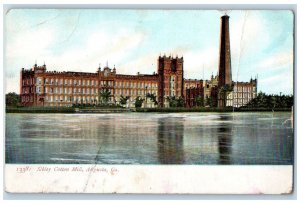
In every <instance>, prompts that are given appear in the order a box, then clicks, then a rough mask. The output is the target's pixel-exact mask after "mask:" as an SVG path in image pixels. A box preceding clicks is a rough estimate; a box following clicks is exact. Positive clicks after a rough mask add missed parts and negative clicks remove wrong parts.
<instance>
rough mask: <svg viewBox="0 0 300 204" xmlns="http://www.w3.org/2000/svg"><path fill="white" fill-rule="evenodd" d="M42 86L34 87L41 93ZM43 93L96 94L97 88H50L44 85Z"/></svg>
mask: <svg viewBox="0 0 300 204" xmlns="http://www.w3.org/2000/svg"><path fill="white" fill-rule="evenodd" d="M42 89H43V87H40V86H38V87H36V93H42ZM44 90H45V93H54V94H56V93H58V94H71V93H73V94H76V93H77V94H98V89H93V88H91V89H89V88H86V89H85V88H58V87H56V88H51V87H46V88H45V89H44Z"/></svg>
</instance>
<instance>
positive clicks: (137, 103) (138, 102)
mask: <svg viewBox="0 0 300 204" xmlns="http://www.w3.org/2000/svg"><path fill="white" fill-rule="evenodd" d="M143 102H144V99H143V98H141V97H140V96H138V97H136V98H135V102H134V106H135V107H136V108H140V107H142V105H143Z"/></svg>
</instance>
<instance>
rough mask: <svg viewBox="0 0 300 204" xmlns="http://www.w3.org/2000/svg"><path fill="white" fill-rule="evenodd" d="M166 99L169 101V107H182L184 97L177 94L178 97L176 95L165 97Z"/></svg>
mask: <svg viewBox="0 0 300 204" xmlns="http://www.w3.org/2000/svg"><path fill="white" fill-rule="evenodd" d="M167 101H168V102H169V106H170V107H171V108H175V107H184V99H183V97H181V96H179V97H176V96H171V97H167Z"/></svg>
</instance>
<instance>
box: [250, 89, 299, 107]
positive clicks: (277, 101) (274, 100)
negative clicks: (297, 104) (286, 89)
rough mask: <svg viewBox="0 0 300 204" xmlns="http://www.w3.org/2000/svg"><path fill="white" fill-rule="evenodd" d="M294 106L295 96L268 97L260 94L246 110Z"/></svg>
mask: <svg viewBox="0 0 300 204" xmlns="http://www.w3.org/2000/svg"><path fill="white" fill-rule="evenodd" d="M293 104H294V96H293V95H273V94H272V95H267V94H265V93H262V92H259V93H258V95H257V97H256V98H254V99H252V100H251V101H250V102H249V103H248V104H247V105H246V108H268V109H282V108H291V107H292V106H293Z"/></svg>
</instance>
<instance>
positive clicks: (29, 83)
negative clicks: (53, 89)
mask: <svg viewBox="0 0 300 204" xmlns="http://www.w3.org/2000/svg"><path fill="white" fill-rule="evenodd" d="M33 82H34V79H33V78H27V79H23V80H22V84H23V86H25V85H33V84H34V83H33Z"/></svg>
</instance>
